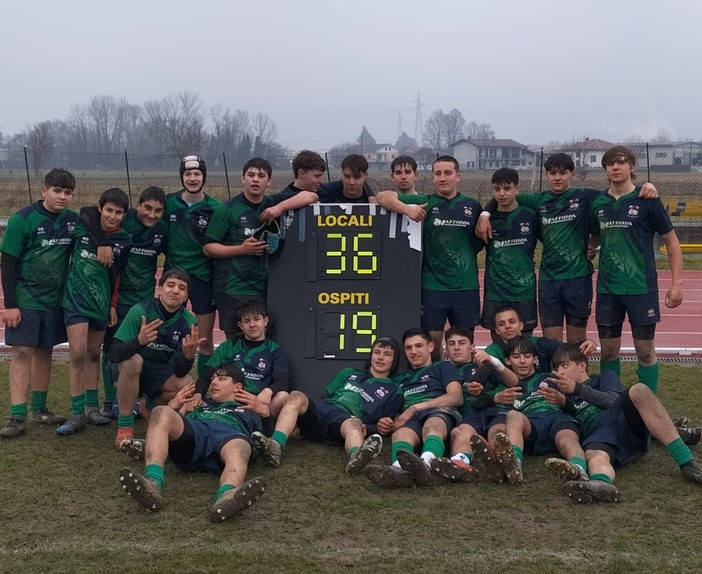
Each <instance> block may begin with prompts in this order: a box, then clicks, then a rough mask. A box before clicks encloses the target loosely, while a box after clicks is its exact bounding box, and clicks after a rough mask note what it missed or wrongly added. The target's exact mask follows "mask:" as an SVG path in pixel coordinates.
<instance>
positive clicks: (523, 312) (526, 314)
mask: <svg viewBox="0 0 702 574" xmlns="http://www.w3.org/2000/svg"><path fill="white" fill-rule="evenodd" d="M506 306H509V307H513V308H514V309H516V310H517V312H518V313H519V316H520V317H521V318H522V321H524V329H523V330H524V331H533V330H534V329H536V325H537V324H538V315H537V313H536V300H535V299H532V300H531V301H488V300H487V299H486V300H485V301H483V319H482V323H480V324H481V325H482V327H483V328H484V329H489V330H490V331H494V330H495V311H497V310H498V309H499V308H500V307H506Z"/></svg>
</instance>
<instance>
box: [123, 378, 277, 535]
mask: <svg viewBox="0 0 702 574" xmlns="http://www.w3.org/2000/svg"><path fill="white" fill-rule="evenodd" d="M243 388H244V375H243V373H242V372H241V370H239V369H238V368H237V367H235V366H234V365H223V366H222V367H220V368H218V369H217V370H216V371H215V373H214V376H213V377H212V384H211V385H210V396H211V397H212V398H211V399H210V400H208V401H204V402H203V401H202V399H200V397H199V395H197V394H196V393H195V385H194V384H193V383H190V384H189V385H188V386H186V387H184V388H182V389H181V390H180V391H178V393H177V394H176V396H175V397H174V398H173V399H172V400H171V401H170V402H169V403H168V406H165V405H162V406H158V407H156V408H154V410H153V411H152V413H151V418H150V419H149V426H148V430H147V431H146V461H145V462H146V464H145V468H144V474H143V475H142V474H139V473H137V472H136V471H134V470H131V469H128V468H123V469H122V470H121V472H120V473H119V480H120V486H121V487H122V489H123V490H124V491H125V492H126V493H127V494H129V495H130V496H131V497H132V498H134V500H136V502H138V503H139V504H140V505H141V506H143V507H144V508H145V509H146V510H147V511H157V510H159V509H160V508H161V504H162V490H163V485H164V472H165V471H164V465H165V463H166V458H170V460H171V462H173V464H175V465H176V466H177V467H178V468H179V469H181V470H187V471H191V472H198V471H199V472H213V473H217V474H219V490H218V491H217V494H216V496H215V502H214V504H213V505H212V507H211V508H210V520H212V521H213V522H221V521H223V520H226V519H227V518H230V517H232V516H234V515H235V514H237V513H239V512H241V511H242V510H244V509H246V508H248V507H249V506H251V505H252V504H253V503H254V502H256V501H257V500H258V499H259V498H260V497H261V495H262V494H263V492H264V491H265V487H266V481H265V479H264V478H262V477H257V478H252V479H250V480H246V472H247V469H248V464H249V460H250V458H251V453H252V449H251V442H250V437H251V433H252V432H253V431H255V430H257V429H260V428H261V416H267V414H268V413H267V412H266V411H259V410H257V407H258V406H259V405H260V403H259V402H257V401H256V400H255V397H254V396H253V395H252V394H251V393H247V392H246V391H244V390H243Z"/></svg>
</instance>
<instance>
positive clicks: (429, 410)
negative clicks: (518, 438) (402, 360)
mask: <svg viewBox="0 0 702 574" xmlns="http://www.w3.org/2000/svg"><path fill="white" fill-rule="evenodd" d="M402 345H403V348H404V351H405V356H406V357H407V360H408V361H409V363H410V365H411V368H410V370H409V371H407V372H406V373H404V374H402V375H400V376H399V377H397V378H396V379H395V380H396V382H397V383H398V384H399V385H400V390H401V392H402V394H403V396H404V405H403V411H402V413H401V414H400V416H398V417H397V418H396V419H395V423H394V424H393V426H392V429H393V431H394V432H393V434H392V454H391V461H392V465H391V466H384V465H383V466H381V465H378V466H371V467H368V469H367V472H366V476H368V478H369V479H370V480H371V481H372V482H374V483H375V484H377V485H379V486H389V487H393V486H414V485H415V484H416V485H419V486H428V485H430V484H432V483H433V482H434V480H433V479H434V477H433V475H432V473H431V469H430V466H429V465H430V464H431V461H432V460H433V459H434V458H437V457H439V456H443V454H444V441H445V440H446V439H447V438H448V436H449V433H450V432H451V430H452V429H453V428H454V427H455V426H456V425H457V424H459V423H460V422H461V414H460V413H459V412H458V410H457V409H456V407H460V406H461V404H462V403H463V391H462V390H461V382H460V375H459V374H458V371H457V370H456V367H455V366H454V365H453V364H452V363H450V362H449V361H436V362H432V352H433V351H434V342H433V341H432V338H431V335H430V334H429V332H428V331H427V330H426V329H423V328H421V327H420V328H414V329H408V330H407V331H405V332H404V334H403V335H402ZM420 445H421V449H422V450H421V453H422V454H421V457H419V456H417V455H415V454H414V451H415V449H416V448H417V447H419V446H420Z"/></svg>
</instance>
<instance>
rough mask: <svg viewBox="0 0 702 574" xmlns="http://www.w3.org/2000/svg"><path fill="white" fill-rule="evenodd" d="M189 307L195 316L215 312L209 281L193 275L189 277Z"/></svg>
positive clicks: (212, 290) (212, 289) (212, 291)
mask: <svg viewBox="0 0 702 574" xmlns="http://www.w3.org/2000/svg"><path fill="white" fill-rule="evenodd" d="M188 298H189V299H190V307H191V308H192V310H193V313H195V314H196V315H207V314H209V313H214V312H215V309H216V307H215V301H214V288H213V287H212V283H211V282H210V281H204V280H203V279H200V278H199V277H195V276H194V275H191V276H190V292H189V293H188Z"/></svg>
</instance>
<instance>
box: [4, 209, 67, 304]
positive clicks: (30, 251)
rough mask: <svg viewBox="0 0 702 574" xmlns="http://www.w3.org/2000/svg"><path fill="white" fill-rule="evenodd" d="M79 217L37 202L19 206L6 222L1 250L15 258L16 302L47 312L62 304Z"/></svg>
mask: <svg viewBox="0 0 702 574" xmlns="http://www.w3.org/2000/svg"><path fill="white" fill-rule="evenodd" d="M78 220H79V216H78V214H77V213H76V212H75V211H71V210H70V209H64V210H63V211H62V212H60V213H51V212H50V211H47V210H46V209H44V206H43V202H42V201H39V202H37V203H33V204H32V205H28V206H26V207H23V208H22V209H20V210H19V211H18V212H17V213H15V214H14V215H13V216H12V217H10V220H9V221H8V223H7V228H6V229H5V233H4V235H3V238H2V247H0V250H1V251H2V252H3V253H7V254H8V255H12V256H13V257H16V258H17V260H18V261H17V275H16V277H17V293H16V297H17V305H18V306H19V307H20V308H25V309H35V310H38V311H46V310H49V309H56V308H58V307H59V306H60V305H61V298H62V296H63V289H64V285H65V283H66V275H67V273H68V262H69V259H70V256H71V250H72V243H73V234H74V232H75V229H76V225H77V224H78Z"/></svg>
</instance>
